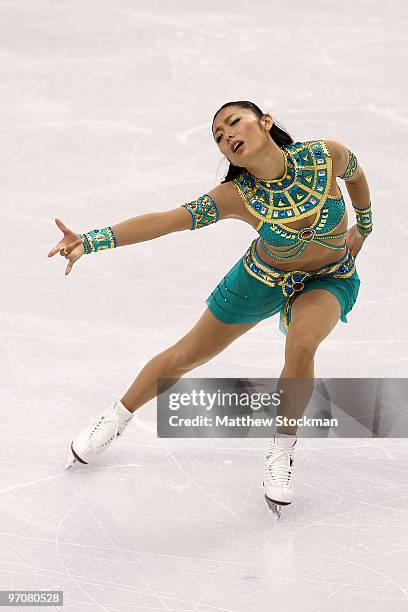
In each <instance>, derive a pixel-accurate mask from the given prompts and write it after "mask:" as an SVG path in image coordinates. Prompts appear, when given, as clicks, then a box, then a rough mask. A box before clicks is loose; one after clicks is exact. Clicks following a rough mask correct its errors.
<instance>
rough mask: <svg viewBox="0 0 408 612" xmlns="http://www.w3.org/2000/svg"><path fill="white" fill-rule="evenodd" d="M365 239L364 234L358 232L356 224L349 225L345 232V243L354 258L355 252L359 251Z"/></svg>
mask: <svg viewBox="0 0 408 612" xmlns="http://www.w3.org/2000/svg"><path fill="white" fill-rule="evenodd" d="M365 239H366V236H362V235H361V234H360V232H359V231H358V229H357V225H353V227H351V228H350V229H349V230H348V232H347V234H346V244H347V246H348V248H349V250H350V253H351V254H352V256H353V257H354V259H355V258H356V257H357V254H358V252H359V251H360V249H361V247H362V246H363V243H364V240H365Z"/></svg>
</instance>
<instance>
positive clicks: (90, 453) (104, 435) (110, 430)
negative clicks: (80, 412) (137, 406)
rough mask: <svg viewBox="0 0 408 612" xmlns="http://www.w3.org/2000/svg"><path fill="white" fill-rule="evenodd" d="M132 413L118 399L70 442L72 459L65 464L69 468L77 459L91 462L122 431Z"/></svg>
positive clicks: (86, 462)
mask: <svg viewBox="0 0 408 612" xmlns="http://www.w3.org/2000/svg"><path fill="white" fill-rule="evenodd" d="M132 418H133V414H132V413H131V412H129V410H127V408H125V406H124V405H123V404H122V402H121V401H120V400H117V401H116V402H115V404H114V405H113V406H112V407H111V408H109V409H108V410H106V412H104V413H102V414H101V415H99V417H98V418H96V419H93V420H92V423H91V425H89V427H87V428H86V429H85V430H84V431H82V432H81V433H80V434H79V435H78V436H77V437H76V438H75V439H74V440H73V441H72V442H71V451H72V454H73V456H74V457H73V459H71V461H70V463H69V464H68V465H67V466H66V469H67V470H69V469H70V468H71V467H72V466H73V465H74V464H75V463H76V462H77V461H79V463H85V464H88V463H91V462H92V460H93V459H94V458H95V457H96V456H97V455H98V454H99V453H101V452H102V451H104V450H106V449H107V448H108V446H110V445H111V444H112V442H113V441H114V440H115V439H116V438H117V437H118V436H121V435H122V433H123V432H124V430H125V428H126V426H127V424H128V423H129V421H131V420H132Z"/></svg>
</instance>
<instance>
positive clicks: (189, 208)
mask: <svg viewBox="0 0 408 612" xmlns="http://www.w3.org/2000/svg"><path fill="white" fill-rule="evenodd" d="M234 198H235V199H234ZM243 214H244V213H243V211H242V204H241V202H240V201H237V197H236V193H235V190H234V189H233V187H232V185H231V184H228V183H224V184H221V185H218V186H217V187H214V189H211V190H210V191H208V192H207V193H206V194H204V195H203V196H200V197H199V198H197V199H196V200H193V201H192V202H189V203H187V204H182V205H181V206H178V207H177V208H173V209H171V210H166V211H161V212H148V213H144V214H141V215H138V216H136V217H131V218H130V219H126V220H125V221H121V222H120V223H117V224H115V225H112V226H108V227H105V228H102V229H94V230H91V231H89V232H86V233H84V234H76V233H75V232H73V231H71V230H69V229H68V228H67V227H66V226H65V225H64V224H63V223H62V221H60V220H59V219H56V220H55V222H56V223H57V225H58V227H59V228H60V229H61V231H62V232H63V233H64V237H63V238H62V240H60V242H58V244H57V245H56V246H55V247H53V248H52V249H51V251H50V252H49V253H48V256H49V257H52V256H53V255H55V254H56V253H58V252H59V253H60V255H62V256H63V257H65V258H66V259H68V260H69V261H68V266H67V269H66V272H65V274H66V275H67V274H69V272H70V271H71V269H72V266H73V264H74V262H75V261H77V260H78V259H79V258H80V257H81V256H82V255H83V254H84V253H86V254H89V253H94V252H97V251H101V250H106V249H111V248H115V247H119V246H125V245H129V244H136V243H138V242H146V241H148V240H152V239H153V238H158V237H159V236H164V235H166V234H170V233H173V232H180V231H182V230H187V229H188V230H193V229H199V228H201V227H205V226H207V225H210V224H212V223H216V222H217V221H220V220H222V219H242V218H243ZM62 247H63V248H62Z"/></svg>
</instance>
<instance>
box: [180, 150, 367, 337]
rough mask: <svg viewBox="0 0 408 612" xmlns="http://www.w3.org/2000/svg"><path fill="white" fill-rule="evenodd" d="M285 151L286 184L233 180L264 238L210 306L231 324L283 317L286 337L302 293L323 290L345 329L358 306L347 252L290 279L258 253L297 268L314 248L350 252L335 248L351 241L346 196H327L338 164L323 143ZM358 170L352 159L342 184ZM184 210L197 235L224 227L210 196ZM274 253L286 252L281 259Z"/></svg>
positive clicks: (355, 280)
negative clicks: (306, 221)
mask: <svg viewBox="0 0 408 612" xmlns="http://www.w3.org/2000/svg"><path fill="white" fill-rule="evenodd" d="M281 149H282V151H283V153H284V156H285V172H284V175H283V176H282V177H281V178H278V179H273V180H264V179H259V178H257V177H255V176H253V175H252V174H250V173H249V172H248V171H247V170H243V171H242V172H241V174H240V175H239V176H238V177H237V178H236V179H234V180H233V183H234V185H235V187H236V189H237V190H238V192H239V194H240V196H241V198H242V200H243V202H244V204H245V207H246V208H247V210H248V211H249V212H250V213H251V214H252V215H253V216H255V217H256V218H257V219H259V224H258V226H257V228H256V230H257V232H258V234H259V237H258V238H256V239H255V240H254V241H253V242H252V244H251V245H250V246H249V248H248V249H247V251H246V252H245V254H244V255H243V257H241V258H240V259H239V260H238V261H237V262H236V264H235V265H234V266H233V267H232V268H231V270H230V271H229V272H228V273H227V275H226V276H225V277H224V278H223V279H222V280H221V282H220V283H219V284H218V285H217V287H216V288H215V289H214V291H212V292H211V295H210V296H209V297H208V298H207V300H206V304H207V305H208V308H209V309H210V310H211V312H212V313H213V314H214V316H215V317H217V319H219V320H221V321H223V322H225V323H250V322H255V321H260V320H262V319H265V318H267V317H270V316H272V315H274V314H276V313H278V312H280V325H279V329H280V330H281V331H282V333H284V334H285V335H286V334H287V331H288V328H289V325H290V322H291V307H292V304H293V300H294V299H295V298H296V296H297V295H298V294H299V292H301V291H303V292H306V291H310V290H312V289H317V288H322V289H327V290H328V291H330V292H331V293H332V294H333V295H334V296H335V297H336V298H337V299H338V301H339V303H340V306H341V321H343V322H344V323H347V313H348V312H350V310H351V309H352V307H353V305H354V303H355V301H356V299H357V295H358V290H359V286H360V279H359V276H358V274H357V270H356V267H355V262H354V259H353V257H352V255H351V253H350V251H349V250H348V248H347V250H346V253H345V254H344V255H343V256H342V257H341V258H340V259H339V260H338V261H336V262H335V263H334V264H330V265H326V266H323V267H321V268H318V269H316V270H314V271H311V272H305V271H302V270H296V269H295V268H296V263H295V262H293V268H294V269H293V270H292V271H291V272H287V271H284V270H280V269H279V268H274V267H272V266H270V265H269V264H267V263H266V262H265V261H263V260H262V259H261V257H260V256H259V254H258V252H257V250H256V246H257V242H258V241H260V242H261V244H262V247H263V248H264V250H265V251H266V252H267V253H268V254H270V255H271V256H273V257H275V258H277V259H281V260H294V259H295V258H296V257H297V256H299V255H300V254H301V253H303V251H304V249H305V248H306V246H307V244H308V243H309V242H315V243H317V244H320V245H322V246H324V247H326V248H329V249H332V250H343V249H344V247H345V246H346V247H347V245H346V243H345V241H344V242H343V244H342V245H340V246H339V245H333V244H331V243H330V241H331V240H333V239H335V238H339V237H343V236H345V235H346V233H347V231H343V232H336V228H337V227H338V226H339V225H340V223H341V221H342V219H343V217H344V214H345V202H344V199H343V197H342V196H341V195H340V196H334V195H331V194H329V190H330V185H331V181H332V160H331V157H330V153H329V150H328V148H327V146H326V145H325V143H324V141H323V140H316V141H307V142H295V143H292V144H290V145H284V146H282V147H281ZM356 168H357V159H356V157H355V155H354V154H353V153H352V152H351V151H349V163H348V166H347V168H346V171H345V172H344V174H343V175H342V176H341V178H344V179H345V180H348V179H350V178H351V177H352V175H353V173H354V171H355V170H356ZM183 206H184V207H185V208H187V210H189V212H190V213H191V215H192V218H193V224H192V227H191V229H192V230H193V229H198V228H200V227H205V226H206V225H210V224H212V223H216V222H217V221H218V218H219V215H218V209H217V205H216V203H215V202H214V200H213V199H212V198H211V197H210V196H209V195H208V194H205V195H204V196H202V197H200V198H198V199H197V200H195V201H193V202H189V203H188V204H183ZM364 211H366V209H364ZM364 214H365V215H366V214H367V213H366V212H364ZM311 215H315V217H316V218H315V219H314V221H313V222H312V223H311V224H310V226H309V227H307V228H304V229H301V230H295V229H291V228H290V226H287V225H286V223H289V224H290V223H291V222H293V221H297V220H299V219H303V218H305V217H309V216H311ZM361 218H362V217H361ZM370 222H371V217H369V218H367V217H365V223H366V225H365V228H363V229H364V231H371V228H370V227H369V225H370ZM359 230H360V227H359ZM362 232H363V230H362V231H361V233H362ZM274 246H275V247H277V246H279V247H288V248H285V249H284V250H278V251H277V250H276V249H275V250H274V249H273V247H274Z"/></svg>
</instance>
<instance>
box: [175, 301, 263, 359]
mask: <svg viewBox="0 0 408 612" xmlns="http://www.w3.org/2000/svg"><path fill="white" fill-rule="evenodd" d="M257 323H258V321H255V322H254V323H223V322H222V321H219V320H218V319H217V318H216V317H215V316H214V315H213V314H212V312H211V311H210V310H209V308H206V309H205V311H204V313H203V314H202V316H201V317H200V318H199V320H198V321H197V323H196V324H195V325H194V327H192V328H191V330H190V331H189V332H188V333H187V334H186V335H185V336H183V337H182V338H181V339H180V340H179V341H178V342H177V343H176V344H175V345H174V347H177V349H178V351H180V352H181V353H182V354H183V355H184V356H185V358H186V359H191V360H194V361H196V360H197V361H200V362H201V361H206V360H208V359H210V358H211V357H213V356H215V355H217V354H218V353H220V352H221V351H222V350H224V349H225V348H226V347H227V346H228V345H229V344H231V342H233V341H234V340H236V339H237V338H239V336H242V334H244V333H245V332H247V331H248V330H250V329H252V328H253V327H255V325H256V324H257Z"/></svg>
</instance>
